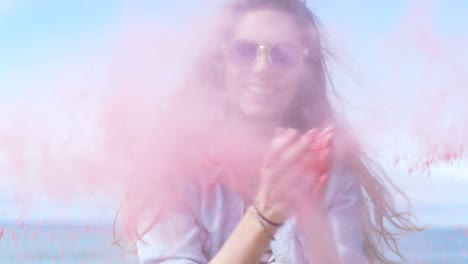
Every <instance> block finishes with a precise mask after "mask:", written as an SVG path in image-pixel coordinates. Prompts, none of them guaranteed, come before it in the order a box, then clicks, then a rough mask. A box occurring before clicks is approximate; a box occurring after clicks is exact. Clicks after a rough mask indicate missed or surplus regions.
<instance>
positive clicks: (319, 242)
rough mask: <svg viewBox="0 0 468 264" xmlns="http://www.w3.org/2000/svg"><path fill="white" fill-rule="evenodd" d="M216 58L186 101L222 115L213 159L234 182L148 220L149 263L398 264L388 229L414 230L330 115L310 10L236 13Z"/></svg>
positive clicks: (143, 254) (281, 6) (289, 5)
mask: <svg viewBox="0 0 468 264" xmlns="http://www.w3.org/2000/svg"><path fill="white" fill-rule="evenodd" d="M206 47H207V50H208V51H207V52H206V53H204V54H203V56H201V58H200V61H199V65H198V67H196V71H195V74H194V76H195V77H194V78H192V79H191V81H190V82H189V83H190V85H189V86H188V87H187V89H190V90H187V91H184V93H183V94H184V96H186V95H187V94H190V100H192V105H197V106H198V105H209V108H212V109H218V110H219V111H217V112H216V118H214V119H213V120H214V121H212V122H211V121H210V122H206V123H205V124H207V127H209V128H208V129H207V130H209V131H211V133H212V136H213V138H212V141H210V142H211V143H212V144H210V146H209V147H208V146H206V147H207V148H211V150H210V151H211V153H212V156H215V157H216V158H217V159H218V162H217V163H216V164H217V165H213V163H212V164H211V165H213V166H212V170H211V171H212V172H213V171H215V170H214V169H213V168H215V167H216V168H219V167H223V168H222V171H223V173H224V174H228V175H230V177H227V178H229V179H230V180H226V177H224V178H223V176H219V178H220V179H221V178H223V180H217V178H216V177H218V176H216V175H217V174H216V173H214V172H213V173H212V174H213V175H215V176H213V175H212V176H210V177H211V178H210V179H214V181H211V182H210V183H209V184H208V183H207V180H206V178H203V179H202V180H198V182H196V183H193V182H191V183H190V184H188V183H187V186H185V187H183V188H185V189H183V190H184V195H181V196H183V197H182V199H180V202H181V203H180V206H177V207H173V208H172V209H169V210H165V211H164V213H162V214H159V215H157V217H156V216H154V215H152V214H149V215H150V217H149V216H148V215H146V217H141V216H140V222H139V227H140V228H139V234H140V235H141V237H140V238H141V239H140V240H139V241H138V245H137V247H138V255H139V258H140V261H141V262H142V263H208V262H209V263H266V262H268V263H314V264H315V263H353V264H354V263H377V262H382V263H390V260H389V259H387V258H386V256H384V255H383V248H384V246H385V245H386V246H388V247H389V248H390V249H392V250H393V251H394V252H395V253H397V254H398V255H399V256H400V257H401V255H400V254H399V251H398V247H397V244H396V243H395V242H396V238H395V236H394V234H393V233H392V232H390V231H389V229H390V228H392V229H393V230H394V231H395V232H397V231H409V230H412V228H413V226H412V223H411V221H410V219H409V217H408V215H405V214H399V213H397V212H396V211H395V209H394V208H393V205H392V199H391V197H390V196H389V193H388V191H387V189H386V187H385V185H384V182H382V180H381V179H380V177H379V176H382V175H383V172H382V171H381V170H378V166H375V165H373V163H372V162H371V161H370V160H369V159H367V158H366V156H365V155H364V153H363V152H362V151H361V150H360V148H359V146H358V144H357V142H356V140H354V139H353V137H352V136H351V134H350V132H348V131H347V130H346V129H345V126H344V122H343V121H341V120H340V119H339V118H338V117H337V116H336V114H335V113H334V112H333V110H332V107H331V104H330V101H329V99H328V98H327V89H328V85H329V84H330V82H329V79H328V77H329V76H328V74H327V68H326V63H325V60H326V55H329V53H328V52H327V50H326V47H324V45H323V41H322V40H321V36H320V34H319V29H318V26H317V22H316V18H315V17H314V15H313V14H312V13H311V11H310V10H309V9H308V8H307V7H306V5H305V3H304V2H303V1H299V0H244V1H234V2H233V3H230V4H228V5H227V7H226V8H225V10H224V13H223V15H222V21H221V22H220V24H219V28H217V30H216V34H214V37H213V39H210V40H209V42H208V45H206ZM193 100H195V101H196V102H197V103H195V104H194V103H193ZM186 107H189V106H186ZM193 108H194V109H196V107H193ZM189 109H190V108H189ZM187 112H190V110H187ZM208 119H209V118H208ZM186 125H187V124H186ZM187 126H188V125H187ZM231 136H232V137H231ZM332 138H333V139H332ZM229 139H232V140H235V142H236V143H235V144H233V145H236V144H237V143H239V142H240V143H242V144H244V145H245V146H246V147H244V146H243V147H242V148H240V147H238V148H236V147H235V146H234V147H233V148H232V149H229V146H232V145H229V144H228V143H226V142H230V140H229ZM213 142H215V143H213ZM220 142H222V143H220ZM231 142H232V141H231ZM247 142H248V143H247ZM217 143H220V144H217ZM213 145H215V146H214V147H212V146H213ZM214 149H215V150H214ZM231 150H232V151H231ZM217 151H218V152H217ZM223 151H225V152H229V153H231V154H232V153H234V154H232V156H229V155H227V156H229V157H227V156H226V155H224V156H223V155H222V154H220V155H217V154H216V153H218V154H219V153H222V152H223ZM178 159H179V161H180V162H181V163H180V164H185V163H184V158H183V157H178ZM227 160H229V161H230V162H228V161H227ZM233 160H234V161H233ZM219 164H222V166H219ZM226 164H229V166H230V167H229V166H226ZM181 167H183V165H180V166H179V167H178V170H182V171H184V169H183V168H182V169H181ZM208 167H209V166H208ZM376 168H377V169H376ZM209 170H210V169H208V170H207V171H209ZM218 172H219V171H218ZM226 172H227V173H226ZM223 173H218V175H219V174H223ZM247 175H249V176H247ZM383 176H384V175H383ZM236 177H237V179H242V180H246V181H247V183H244V182H243V181H242V184H239V181H237V182H236V183H232V179H233V178H234V179H236ZM247 177H248V180H247ZM200 179H201V178H200ZM388 183H390V182H388ZM245 186H246V187H245ZM391 186H392V187H394V186H393V185H391ZM244 187H245V188H244ZM367 201H368V202H367ZM384 224H385V225H384ZM387 225H390V226H387ZM384 243H385V244H384Z"/></svg>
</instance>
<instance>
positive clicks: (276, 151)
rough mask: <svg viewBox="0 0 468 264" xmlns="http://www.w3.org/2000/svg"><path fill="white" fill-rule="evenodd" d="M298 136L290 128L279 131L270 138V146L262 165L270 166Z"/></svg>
mask: <svg viewBox="0 0 468 264" xmlns="http://www.w3.org/2000/svg"><path fill="white" fill-rule="evenodd" d="M299 137H300V135H299V132H298V131H296V130H295V129H292V128H287V129H284V130H283V131H281V132H279V133H278V134H277V135H276V136H275V137H274V138H273V140H272V142H271V145H270V148H269V150H268V152H267V153H266V156H265V160H264V163H265V164H264V166H267V167H270V166H271V165H272V164H274V163H275V162H276V160H277V159H278V158H279V156H280V155H281V154H282V153H283V152H284V151H285V149H287V148H288V146H289V145H291V144H292V143H294V142H295V141H296V140H297V139H298V138H299Z"/></svg>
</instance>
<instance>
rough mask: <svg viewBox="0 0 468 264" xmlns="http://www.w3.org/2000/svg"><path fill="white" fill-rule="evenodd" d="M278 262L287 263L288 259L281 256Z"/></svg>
mask: <svg viewBox="0 0 468 264" xmlns="http://www.w3.org/2000/svg"><path fill="white" fill-rule="evenodd" d="M278 261H279V262H280V263H285V262H286V257H285V256H284V255H281V256H279V257H278Z"/></svg>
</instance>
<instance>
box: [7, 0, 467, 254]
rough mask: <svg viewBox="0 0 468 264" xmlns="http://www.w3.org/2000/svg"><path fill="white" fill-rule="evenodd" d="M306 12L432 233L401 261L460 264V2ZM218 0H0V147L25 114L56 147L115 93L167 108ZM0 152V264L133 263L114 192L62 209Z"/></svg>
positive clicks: (345, 94)
mask: <svg viewBox="0 0 468 264" xmlns="http://www.w3.org/2000/svg"><path fill="white" fill-rule="evenodd" d="M308 2H309V3H308V5H309V6H310V7H311V8H312V10H314V11H315V13H316V14H317V15H318V17H319V18H320V19H321V22H322V24H323V27H324V30H325V32H326V34H327V36H328V43H329V45H330V47H331V48H330V49H331V50H332V51H333V53H334V54H335V56H336V57H337V58H338V59H337V60H336V61H333V62H331V65H332V70H333V78H334V81H335V86H336V87H335V88H336V92H337V94H339V95H340V97H339V98H337V100H336V104H337V106H339V107H340V108H341V109H342V111H343V113H344V115H345V116H346V117H348V119H349V122H350V123H351V125H352V126H353V128H354V129H355V130H356V132H357V134H358V135H359V137H360V139H361V141H362V142H363V144H364V145H365V147H366V149H367V150H368V152H369V153H370V155H371V156H373V157H375V158H376V159H377V160H379V161H380V162H381V163H382V164H383V166H384V168H385V170H386V171H387V173H388V174H389V176H390V177H391V178H392V180H393V181H394V182H395V183H396V184H397V185H398V186H399V187H400V188H401V189H402V190H404V191H405V192H406V194H407V195H408V197H409V198H410V200H411V210H412V211H413V212H414V213H415V215H416V216H417V218H418V220H419V223H420V224H421V225H422V226H426V227H427V228H428V231H425V232H422V233H420V234H417V235H414V236H412V237H411V238H408V239H406V240H405V241H404V247H403V248H404V250H405V252H406V254H407V256H408V262H409V263H468V196H467V194H466V192H467V191H468V162H467V159H466V157H465V158H464V157H463V152H464V151H465V150H466V148H467V147H468V106H467V104H466V103H467V102H468V78H467V76H468V70H467V69H468V51H467V48H466V47H468V31H467V30H466V25H467V24H468V17H467V16H466V15H467V14H468V2H467V1H464V0H449V1H436V0H427V1H416V0H413V1H408V0H395V1H385V2H384V1H371V0H357V1H334V0H329V1H325V0H320V1H308ZM222 3H223V1H221V0H205V1H182V0H173V1H150V0H132V1H130V0H120V1H116V0H113V1H110V0H101V1H91V0H82V1H57V0H41V1H30V0H0V110H1V111H2V112H1V113H0V115H1V117H2V120H1V121H0V132H1V133H0V143H2V144H3V146H4V145H5V142H8V137H7V134H2V133H3V131H11V129H12V128H14V129H15V130H14V131H15V133H16V132H17V133H18V134H21V135H23V134H24V135H27V132H28V127H27V126H17V124H20V123H21V122H20V121H21V120H24V118H27V116H28V115H27V114H26V113H28V112H30V111H33V112H35V114H37V116H38V117H41V118H42V119H38V120H42V121H37V122H38V124H39V125H41V124H49V125H50V124H53V127H54V131H53V133H54V134H53V135H54V136H56V137H57V138H63V137H66V135H67V133H68V132H69V131H70V130H72V129H73V128H74V126H70V123H73V124H75V123H76V122H78V123H80V127H81V128H83V127H85V128H87V129H85V130H86V132H87V133H88V132H89V131H92V128H90V127H91V126H92V124H93V123H92V122H91V121H89V120H93V117H92V113H94V112H93V109H95V107H96V103H97V104H98V103H99V102H100V101H99V100H95V101H93V98H95V97H96V98H98V97H99V98H105V97H106V95H107V94H108V92H109V91H111V90H112V87H113V86H114V85H119V84H121V82H130V83H131V84H132V85H139V84H140V82H141V83H144V85H145V86H147V87H153V88H154V89H156V88H157V94H158V96H159V98H161V102H162V101H164V98H166V96H167V95H169V94H170V92H171V91H172V88H171V87H174V86H176V84H177V81H179V78H180V76H182V75H183V74H184V73H185V71H186V70H187V63H186V60H185V58H189V57H190V56H193V55H194V54H193V52H194V51H196V47H197V45H199V44H200V43H201V42H200V41H201V39H203V34H204V32H205V31H204V30H205V29H206V25H208V24H209V22H210V21H211V20H212V19H213V17H214V15H215V14H216V11H217V10H218V8H219V6H220V5H221V4H222ZM122 75H127V76H131V77H129V78H130V79H131V80H129V79H125V80H123V79H121V78H120V77H121V76H122ZM136 91H138V90H136ZM70 102H71V103H70ZM57 103H58V104H59V105H61V107H63V106H64V105H66V106H67V107H68V106H70V107H69V108H67V110H66V111H63V112H62V110H63V109H62V108H60V107H58V108H57V107H53V105H54V104H57ZM69 103H70V105H69ZM72 106H74V107H72ZM77 106H79V107H77ZM67 111H69V112H73V113H74V118H69V117H68V116H67V113H69V112H67ZM38 124H36V123H34V124H30V125H33V126H37V125H38ZM9 129H10V130H9ZM16 129H18V130H16ZM55 133H56V134H55ZM91 134H92V133H91ZM87 135H89V134H87ZM1 152H2V150H1V149H0V175H1V176H0V262H2V263H25V262H26V263H28V262H31V263H52V262H54V261H55V262H59V263H119V262H122V263H125V262H127V263H135V262H136V258H135V255H134V254H131V253H126V252H122V251H121V250H119V248H118V247H116V246H114V245H112V240H113V238H112V234H111V231H112V230H111V228H112V223H113V220H114V216H115V213H116V211H117V209H118V207H119V204H120V201H121V199H122V197H121V196H119V195H121V194H122V193H121V192H118V191H115V192H114V191H112V192H108V191H99V188H95V189H93V190H92V191H88V189H86V188H84V189H82V190H78V191H77V193H78V194H77V195H70V196H67V197H66V199H64V198H63V196H61V195H56V193H55V192H56V191H57V190H52V187H50V186H49V187H48V183H47V182H39V181H40V180H38V179H35V180H32V178H28V179H23V180H22V179H18V178H15V177H16V176H14V175H16V174H15V172H14V169H12V167H11V166H9V165H8V164H7V161H6V159H4V158H2V153H1ZM465 156H466V154H465ZM119 188H120V187H118V186H117V187H116V189H119ZM51 193H52V194H51ZM80 193H81V194H80ZM58 197H62V198H58ZM398 202H399V203H400V202H402V201H401V200H400V199H399V200H398ZM401 205H402V208H404V207H403V205H404V204H403V203H401Z"/></svg>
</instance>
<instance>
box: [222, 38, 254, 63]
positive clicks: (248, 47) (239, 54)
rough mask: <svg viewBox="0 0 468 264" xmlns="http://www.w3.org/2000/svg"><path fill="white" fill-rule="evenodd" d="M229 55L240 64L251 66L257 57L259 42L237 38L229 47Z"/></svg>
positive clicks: (233, 61) (234, 61) (232, 60)
mask: <svg viewBox="0 0 468 264" xmlns="http://www.w3.org/2000/svg"><path fill="white" fill-rule="evenodd" d="M227 57H228V59H229V61H231V63H233V64H235V65H238V66H249V65H251V64H252V63H253V61H254V60H255V58H256V57H257V44H255V43H253V42H250V41H246V40H235V41H233V42H232V43H231V44H230V45H229V47H228V49H227Z"/></svg>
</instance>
